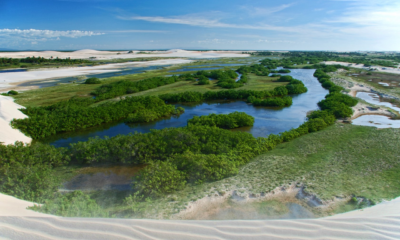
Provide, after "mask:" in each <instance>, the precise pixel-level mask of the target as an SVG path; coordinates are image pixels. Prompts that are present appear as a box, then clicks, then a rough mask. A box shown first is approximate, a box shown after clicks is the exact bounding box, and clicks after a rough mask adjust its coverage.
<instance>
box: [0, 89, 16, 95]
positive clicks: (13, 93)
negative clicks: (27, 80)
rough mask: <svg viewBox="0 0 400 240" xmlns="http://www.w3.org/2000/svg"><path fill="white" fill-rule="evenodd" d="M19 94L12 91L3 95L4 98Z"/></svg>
mask: <svg viewBox="0 0 400 240" xmlns="http://www.w3.org/2000/svg"><path fill="white" fill-rule="evenodd" d="M18 94H19V93H18V92H17V91H14V90H10V91H8V92H7V93H2V94H1V95H3V96H15V95H18Z"/></svg>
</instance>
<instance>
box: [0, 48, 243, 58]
mask: <svg viewBox="0 0 400 240" xmlns="http://www.w3.org/2000/svg"><path fill="white" fill-rule="evenodd" d="M128 52H129V51H97V50H91V49H83V50H79V51H75V52H55V51H44V52H0V58H1V57H5V58H26V57H32V56H35V57H39V56H40V57H44V58H50V57H53V58H56V57H59V58H68V57H70V58H71V59H89V58H94V59H97V60H104V59H126V58H143V57H185V58H221V57H231V58H233V57H248V56H249V55H248V54H242V52H241V51H186V50H181V49H172V50H169V51H146V53H139V52H140V51H132V53H128Z"/></svg>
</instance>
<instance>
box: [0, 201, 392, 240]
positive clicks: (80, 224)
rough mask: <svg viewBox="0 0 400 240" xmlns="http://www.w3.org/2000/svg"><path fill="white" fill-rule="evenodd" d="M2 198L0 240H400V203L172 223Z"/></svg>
mask: <svg viewBox="0 0 400 240" xmlns="http://www.w3.org/2000/svg"><path fill="white" fill-rule="evenodd" d="M27 206H29V202H26V201H22V200H19V199H16V198H13V197H10V196H6V195H3V194H0V239H3V238H5V239H96V240H97V239H113V240H116V239H174V240H179V239H185V240H186V239H263V240H264V239H399V238H400V198H397V199H394V200H392V201H389V202H383V203H380V204H378V205H376V206H373V207H371V208H366V209H363V210H357V211H352V212H348V213H343V214H339V215H335V216H332V217H327V218H320V219H300V220H236V221H228V220H223V221H169V220H163V221H159V220H141V219H140V220H139V219H96V218H94V219H90V218H63V217H54V216H51V215H46V214H40V213H35V212H33V211H30V210H27V209H26V207H27Z"/></svg>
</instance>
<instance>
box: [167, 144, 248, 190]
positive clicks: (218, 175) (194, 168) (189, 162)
mask: <svg viewBox="0 0 400 240" xmlns="http://www.w3.org/2000/svg"><path fill="white" fill-rule="evenodd" d="M169 161H171V163H173V164H174V165H175V166H177V169H178V170H179V171H182V172H184V173H185V175H186V181H187V182H188V183H194V184H201V183H203V182H209V181H218V180H221V179H223V178H226V177H229V176H232V175H235V174H237V173H238V168H237V165H240V162H241V161H240V160H239V161H238V156H230V155H215V154H194V153H192V152H185V153H184V154H182V155H175V156H173V157H172V158H171V159H169Z"/></svg>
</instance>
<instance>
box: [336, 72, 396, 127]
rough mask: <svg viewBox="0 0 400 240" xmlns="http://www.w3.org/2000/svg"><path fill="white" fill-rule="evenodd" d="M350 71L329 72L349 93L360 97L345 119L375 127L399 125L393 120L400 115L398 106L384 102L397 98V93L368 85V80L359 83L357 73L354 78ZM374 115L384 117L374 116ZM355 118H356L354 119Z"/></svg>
mask: <svg viewBox="0 0 400 240" xmlns="http://www.w3.org/2000/svg"><path fill="white" fill-rule="evenodd" d="M352 72H353V71H344V70H340V71H338V72H335V73H331V74H330V75H331V76H332V81H333V82H335V83H336V84H338V85H340V86H342V87H344V88H345V89H346V91H347V93H348V94H349V95H351V96H354V97H359V98H360V99H361V101H359V103H358V104H357V105H356V106H354V107H353V115H352V116H351V118H350V119H348V120H347V121H349V122H351V121H353V122H354V124H357V125H363V126H374V127H377V128H387V127H397V126H399V123H398V120H395V119H397V118H398V117H399V116H400V112H399V108H398V107H397V106H395V105H393V104H391V103H390V102H386V101H390V100H396V99H398V97H397V95H396V94H395V93H394V94H393V93H388V92H387V91H385V89H383V90H382V89H381V88H376V87H375V86H372V85H370V84H369V82H368V83H365V82H362V83H360V82H359V77H358V76H359V74H356V77H357V79H354V77H353V74H352ZM389 77H390V76H389ZM370 95H372V96H370ZM376 115H381V116H386V117H374V116H376ZM358 118H360V119H358ZM355 119H357V120H356V121H354V120H355Z"/></svg>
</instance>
